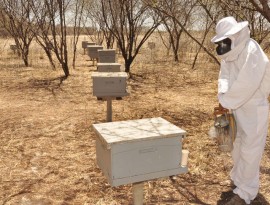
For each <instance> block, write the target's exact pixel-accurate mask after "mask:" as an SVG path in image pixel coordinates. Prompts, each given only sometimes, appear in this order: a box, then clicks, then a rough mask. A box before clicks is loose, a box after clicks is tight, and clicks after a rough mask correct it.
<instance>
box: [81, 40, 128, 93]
mask: <svg viewBox="0 0 270 205" xmlns="http://www.w3.org/2000/svg"><path fill="white" fill-rule="evenodd" d="M82 47H83V49H84V50H86V52H87V55H88V56H89V58H90V60H92V61H93V64H94V61H95V60H96V61H97V71H98V72H93V73H92V78H93V95H94V96H96V97H98V98H106V97H112V98H121V97H124V96H127V95H128V92H127V73H126V72H122V71H121V64H119V63H117V62H116V61H117V60H116V50H115V49H103V46H101V45H96V44H95V43H90V42H88V41H82Z"/></svg>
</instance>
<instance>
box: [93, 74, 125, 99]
mask: <svg viewBox="0 0 270 205" xmlns="http://www.w3.org/2000/svg"><path fill="white" fill-rule="evenodd" d="M125 93H126V78H119V77H106V78H93V95H94V96H118V95H119V96H122V95H123V94H125Z"/></svg>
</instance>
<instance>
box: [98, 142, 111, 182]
mask: <svg viewBox="0 0 270 205" xmlns="http://www.w3.org/2000/svg"><path fill="white" fill-rule="evenodd" d="M96 160H97V165H98V167H99V168H100V169H101V170H102V172H103V174H104V175H105V177H106V178H107V180H108V181H109V183H110V184H111V183H112V181H111V179H112V177H111V173H112V171H111V150H110V149H106V147H105V146H104V145H103V144H102V142H101V141H100V139H99V138H97V139H96Z"/></svg>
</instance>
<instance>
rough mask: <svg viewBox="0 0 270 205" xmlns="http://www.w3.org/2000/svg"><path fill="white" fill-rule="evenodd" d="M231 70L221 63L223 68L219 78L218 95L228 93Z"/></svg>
mask: <svg viewBox="0 0 270 205" xmlns="http://www.w3.org/2000/svg"><path fill="white" fill-rule="evenodd" d="M229 77H230V76H229V70H228V68H227V67H226V65H225V64H224V62H221V68H220V72H219V78H218V94H222V93H226V92H227V91H228V89H229Z"/></svg>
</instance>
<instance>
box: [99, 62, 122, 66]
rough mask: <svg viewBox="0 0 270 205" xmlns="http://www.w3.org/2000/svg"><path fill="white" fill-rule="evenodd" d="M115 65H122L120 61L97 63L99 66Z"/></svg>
mask: <svg viewBox="0 0 270 205" xmlns="http://www.w3.org/2000/svg"><path fill="white" fill-rule="evenodd" d="M113 65H117V66H121V64H120V63H97V67H98V66H113Z"/></svg>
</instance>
